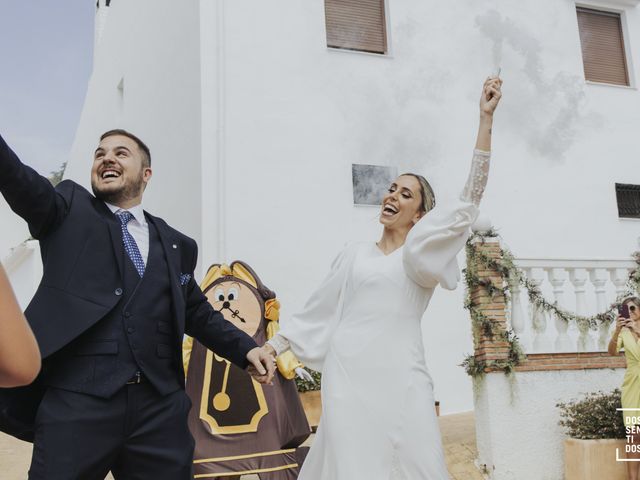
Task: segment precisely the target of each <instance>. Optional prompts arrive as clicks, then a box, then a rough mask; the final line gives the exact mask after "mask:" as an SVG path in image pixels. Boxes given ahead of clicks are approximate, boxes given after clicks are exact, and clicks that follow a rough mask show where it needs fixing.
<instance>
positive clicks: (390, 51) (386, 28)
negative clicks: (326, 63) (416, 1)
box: [322, 0, 640, 58]
mask: <svg viewBox="0 0 640 480" xmlns="http://www.w3.org/2000/svg"><path fill="white" fill-rule="evenodd" d="M639 1H640V0H639ZM381 2H382V4H383V9H384V12H383V13H384V24H383V27H384V35H385V42H386V51H385V52H384V53H378V52H369V51H366V50H357V49H352V48H342V47H334V46H329V42H328V32H327V11H326V1H325V0H323V2H322V4H323V8H322V14H323V21H324V37H325V38H324V41H325V48H326V49H327V51H329V52H340V53H346V54H355V55H366V56H374V57H377V58H393V49H392V45H393V44H392V42H391V22H390V18H391V14H390V11H389V0H381Z"/></svg>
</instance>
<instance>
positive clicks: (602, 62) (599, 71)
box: [578, 8, 629, 85]
mask: <svg viewBox="0 0 640 480" xmlns="http://www.w3.org/2000/svg"><path fill="white" fill-rule="evenodd" d="M578 28H579V30H580V43H581V44H582V60H583V62H584V76H585V78H586V79H587V80H591V81H593V82H601V83H613V84H616V85H629V74H628V72H627V61H626V58H625V52H624V39H623V36H622V24H621V22H620V14H618V13H609V12H601V11H598V10H591V9H589V8H578Z"/></svg>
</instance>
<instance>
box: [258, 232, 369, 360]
mask: <svg viewBox="0 0 640 480" xmlns="http://www.w3.org/2000/svg"><path fill="white" fill-rule="evenodd" d="M356 245H357V244H352V245H350V246H348V247H346V248H345V249H344V250H343V251H342V252H341V253H340V254H339V255H338V256H337V257H336V259H335V260H334V261H333V263H332V265H331V270H330V272H329V274H328V275H327V276H326V277H325V279H324V281H323V282H322V283H321V284H320V285H319V286H318V288H317V289H316V290H315V291H314V292H313V294H312V295H311V297H310V298H309V300H308V301H307V303H306V304H305V306H304V308H303V309H302V311H301V312H299V313H296V314H295V315H293V316H292V317H290V318H284V319H282V320H281V321H280V331H279V332H278V333H277V334H276V335H274V336H273V338H272V339H271V340H269V342H268V343H269V344H270V345H271V346H272V347H273V348H274V349H275V350H276V353H277V354H278V355H279V354H280V353H282V352H284V351H286V350H288V349H291V350H292V351H293V353H294V354H295V355H296V357H298V359H299V360H300V361H301V362H302V363H304V364H305V365H306V366H308V367H309V368H312V369H313V370H317V371H322V364H323V362H324V358H325V355H326V353H327V350H328V348H329V342H330V340H331V334H332V332H333V331H334V330H335V326H336V323H337V322H338V320H339V317H340V309H341V306H342V301H343V299H342V291H343V286H344V284H345V281H346V279H347V274H348V272H349V269H350V266H351V262H352V261H353V256H354V253H355V247H356Z"/></svg>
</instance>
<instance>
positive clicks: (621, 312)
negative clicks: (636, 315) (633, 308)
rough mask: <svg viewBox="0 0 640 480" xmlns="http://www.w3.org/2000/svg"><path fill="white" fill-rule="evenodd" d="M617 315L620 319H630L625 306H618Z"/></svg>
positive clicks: (627, 308)
mask: <svg viewBox="0 0 640 480" xmlns="http://www.w3.org/2000/svg"><path fill="white" fill-rule="evenodd" d="M618 314H619V315H620V316H621V317H624V318H629V317H630V315H629V305H627V304H624V305H620V306H619V307H618Z"/></svg>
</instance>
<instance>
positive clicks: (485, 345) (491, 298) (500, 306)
mask: <svg viewBox="0 0 640 480" xmlns="http://www.w3.org/2000/svg"><path fill="white" fill-rule="evenodd" d="M474 246H475V248H476V249H477V250H478V252H481V253H484V254H485V255H486V256H488V257H491V258H495V259H500V242H499V240H497V239H490V238H489V239H486V240H485V242H484V243H482V241H480V240H475V241H474ZM474 267H475V270H476V273H477V275H478V277H480V279H481V280H490V281H491V282H492V283H493V285H494V286H496V287H497V288H499V289H502V288H503V287H504V284H505V282H504V279H503V278H502V275H501V274H500V273H499V272H498V271H496V270H494V269H492V268H488V267H485V266H484V265H482V264H478V265H475V266H474ZM469 293H470V296H471V301H472V302H473V304H474V305H475V307H476V309H477V310H478V311H480V312H481V313H483V314H484V315H485V316H486V317H488V318H489V319H490V320H491V321H492V322H493V323H494V328H493V332H494V334H493V336H488V335H485V333H484V332H483V331H482V329H480V331H479V332H478V336H477V338H475V339H474V346H475V359H476V361H477V362H479V363H485V364H489V366H488V367H487V368H485V372H495V371H500V370H501V368H500V366H499V365H495V366H491V364H492V363H494V362H498V363H502V362H506V361H508V359H509V342H507V341H506V339H505V338H504V334H506V332H507V319H506V303H505V298H504V294H503V293H502V291H499V292H497V293H495V294H494V295H490V294H489V291H488V289H487V288H486V287H484V286H475V287H473V288H472V290H471V292H469Z"/></svg>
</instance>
